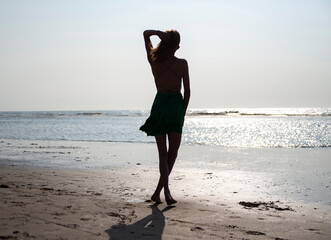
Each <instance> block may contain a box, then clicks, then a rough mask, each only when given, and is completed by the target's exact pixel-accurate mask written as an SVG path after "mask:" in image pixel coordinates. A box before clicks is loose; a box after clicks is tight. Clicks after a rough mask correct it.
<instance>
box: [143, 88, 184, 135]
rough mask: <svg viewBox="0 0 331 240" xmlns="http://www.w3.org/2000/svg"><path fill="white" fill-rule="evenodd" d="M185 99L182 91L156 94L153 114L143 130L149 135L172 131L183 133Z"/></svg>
mask: <svg viewBox="0 0 331 240" xmlns="http://www.w3.org/2000/svg"><path fill="white" fill-rule="evenodd" d="M184 111H185V106H184V100H183V96H182V94H181V93H160V92H158V93H157V94H156V96H155V99H154V102H153V106H152V109H151V114H150V116H149V118H147V120H146V122H145V124H144V125H142V126H141V127H140V130H141V131H144V132H145V133H147V135H148V136H156V135H162V134H166V133H170V132H179V133H182V129H183V123H184Z"/></svg>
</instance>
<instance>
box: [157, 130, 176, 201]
mask: <svg viewBox="0 0 331 240" xmlns="http://www.w3.org/2000/svg"><path fill="white" fill-rule="evenodd" d="M181 136H182V135H181V134H180V133H177V132H171V133H169V134H168V140H169V150H168V161H167V163H168V174H169V175H170V172H171V170H172V168H173V166H174V164H175V161H176V158H177V155H178V149H179V146H180V142H181ZM162 188H163V181H162V178H161V177H160V179H159V182H158V185H157V187H156V190H155V192H154V194H153V196H152V200H153V201H155V202H158V203H160V202H161V200H160V193H161V190H162Z"/></svg>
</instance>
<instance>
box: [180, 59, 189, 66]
mask: <svg viewBox="0 0 331 240" xmlns="http://www.w3.org/2000/svg"><path fill="white" fill-rule="evenodd" d="M177 61H178V63H180V64H181V65H183V66H187V65H188V62H187V60H186V59H184V58H177Z"/></svg>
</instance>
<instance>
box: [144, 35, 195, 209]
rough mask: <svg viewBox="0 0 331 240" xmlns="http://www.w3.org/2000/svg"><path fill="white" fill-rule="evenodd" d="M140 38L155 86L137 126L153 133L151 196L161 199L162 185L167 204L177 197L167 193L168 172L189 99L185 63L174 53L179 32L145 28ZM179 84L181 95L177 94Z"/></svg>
mask: <svg viewBox="0 0 331 240" xmlns="http://www.w3.org/2000/svg"><path fill="white" fill-rule="evenodd" d="M153 35H156V36H158V37H159V38H160V39H161V41H160V42H159V44H158V45H157V47H155V48H153V46H152V43H151V40H150V37H151V36H153ZM144 40H145V47H146V51H147V59H148V62H149V64H150V66H151V69H152V73H153V76H154V80H155V85H156V89H157V94H156V96H155V99H154V102H153V105H152V109H151V113H150V116H149V117H148V119H147V120H146V122H145V124H144V125H143V126H141V127H140V130H142V131H144V132H146V133H147V135H148V136H155V140H156V144H157V148H158V153H159V170H160V179H159V182H158V184H157V187H156V189H155V192H154V194H153V195H152V197H151V199H152V200H153V201H155V202H156V203H161V198H160V193H161V190H162V188H164V196H165V200H166V202H167V204H168V205H171V204H174V203H176V202H177V201H176V200H174V198H173V197H172V196H171V193H170V190H169V183H168V182H169V180H168V179H169V178H168V176H169V174H170V172H171V170H172V168H173V166H174V164H175V161H176V158H177V154H178V149H179V146H180V142H181V135H182V128H183V124H184V116H185V114H186V110H187V106H188V104H189V99H190V77H189V70H188V63H187V61H186V60H185V59H179V58H177V57H175V52H176V51H177V50H178V49H179V43H180V35H179V33H178V32H177V31H176V30H168V31H165V32H162V31H158V30H146V31H144ZM182 84H183V86H184V98H183V96H182V94H181V87H182ZM167 138H168V143H169V147H168V148H167Z"/></svg>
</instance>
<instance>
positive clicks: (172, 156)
mask: <svg viewBox="0 0 331 240" xmlns="http://www.w3.org/2000/svg"><path fill="white" fill-rule="evenodd" d="M177 155H178V154H177V152H169V154H168V159H169V160H170V159H171V160H174V159H176V158H177Z"/></svg>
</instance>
